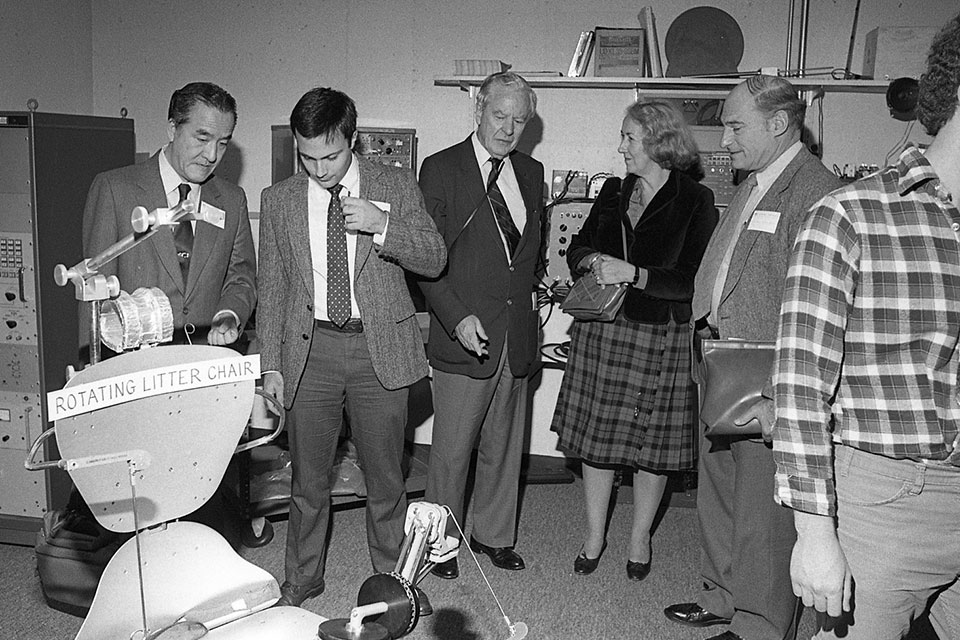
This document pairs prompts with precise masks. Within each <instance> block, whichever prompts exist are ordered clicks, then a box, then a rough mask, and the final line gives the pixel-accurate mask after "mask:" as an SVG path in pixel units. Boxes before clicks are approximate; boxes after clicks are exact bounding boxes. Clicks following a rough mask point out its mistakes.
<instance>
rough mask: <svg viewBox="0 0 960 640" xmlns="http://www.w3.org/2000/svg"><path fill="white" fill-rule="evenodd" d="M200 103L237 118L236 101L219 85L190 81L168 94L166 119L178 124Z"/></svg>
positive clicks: (234, 118)
mask: <svg viewBox="0 0 960 640" xmlns="http://www.w3.org/2000/svg"><path fill="white" fill-rule="evenodd" d="M198 103H202V104H205V105H207V106H208V107H213V108H214V109H217V110H218V111H222V112H223V113H231V114H233V120H234V122H236V120H237V101H236V100H234V99H233V96H232V95H230V94H229V93H227V92H226V91H225V90H224V89H222V88H221V87H218V86H217V85H215V84H212V83H210V82H191V83H190V84H188V85H185V86H184V87H183V88H181V89H177V90H176V91H174V92H173V95H172V96H170V106H169V107H168V108H167V120H172V121H173V124H174V125H176V126H178V127H179V126H180V125H181V124H183V123H184V122H186V121H187V119H188V118H189V117H190V110H191V109H193V107H194V106H195V105H196V104H198Z"/></svg>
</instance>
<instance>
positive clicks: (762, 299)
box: [711, 147, 840, 340]
mask: <svg viewBox="0 0 960 640" xmlns="http://www.w3.org/2000/svg"><path fill="white" fill-rule="evenodd" d="M839 186H840V179H839V178H837V176H835V175H833V174H832V173H831V172H830V171H828V170H827V169H826V167H824V166H823V163H822V162H820V160H819V159H818V158H817V157H816V156H814V155H813V154H812V153H810V152H809V151H807V148H806V147H801V149H800V153H798V154H797V156H796V157H795V158H794V159H793V160H792V161H791V162H790V164H788V165H787V166H786V168H785V169H784V170H783V172H782V173H781V174H780V177H778V178H777V180H776V181H775V182H774V183H773V184H772V185H771V186H770V189H769V190H768V191H767V193H766V194H765V195H764V196H763V198H762V199H761V200H760V203H759V204H758V205H757V209H762V210H766V211H777V212H779V213H780V221H779V224H778V225H777V230H776V232H775V233H764V232H762V231H749V230H746V229H745V230H744V231H743V232H742V233H741V234H740V237H739V239H738V240H737V246H736V248H735V249H734V250H733V257H732V258H731V260H730V270H729V271H728V272H727V279H726V280H725V281H724V285H723V293H722V294H721V298H720V305H719V313H718V315H719V318H717V319H716V321H715V322H716V326H717V329H718V330H719V333H720V336H721V337H723V338H743V339H745V340H775V339H776V337H777V325H778V322H779V317H780V300H781V298H782V297H783V286H784V282H785V280H786V276H787V263H788V261H789V259H790V254H791V252H792V251H793V243H794V241H795V240H796V237H797V233H798V232H799V230H800V225H801V223H802V222H803V219H804V217H805V216H806V213H807V210H808V209H809V208H810V207H811V206H813V204H814V203H815V202H816V201H817V200H819V199H820V198H822V197H823V196H824V195H826V194H827V193H829V192H831V191H833V190H834V189H836V188H837V187H839ZM741 188H742V187H741ZM711 324H714V323H711Z"/></svg>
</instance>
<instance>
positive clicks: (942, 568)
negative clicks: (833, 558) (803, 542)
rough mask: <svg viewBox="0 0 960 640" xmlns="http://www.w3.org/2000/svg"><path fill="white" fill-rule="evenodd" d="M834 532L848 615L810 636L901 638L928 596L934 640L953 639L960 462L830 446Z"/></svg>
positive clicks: (958, 589) (958, 632)
mask: <svg viewBox="0 0 960 640" xmlns="http://www.w3.org/2000/svg"><path fill="white" fill-rule="evenodd" d="M834 468H835V479H836V488H837V534H838V537H839V539H840V546H841V548H842V549H843V552H844V554H845V555H846V558H847V564H848V565H849V567H850V571H851V573H852V575H853V582H854V587H853V598H852V603H851V605H852V606H851V609H852V612H851V614H847V615H845V616H844V617H843V618H840V619H833V618H827V619H825V620H824V622H823V629H822V630H821V631H820V632H819V633H818V634H817V636H816V637H817V638H820V639H828V638H843V639H844V640H861V639H862V640H886V639H887V638H889V639H891V640H893V639H899V638H902V637H903V636H904V635H905V634H906V633H907V630H908V629H909V627H910V623H911V621H912V620H913V619H914V618H915V617H917V616H919V615H920V614H921V613H922V612H923V610H924V609H925V608H926V606H927V604H928V601H929V600H930V598H931V597H934V600H933V604H932V606H931V610H930V622H931V624H932V625H933V628H934V629H935V630H936V631H937V634H938V635H939V636H940V638H941V640H950V639H956V638H960V585H958V584H957V577H958V575H960V467H952V466H943V465H938V464H936V463H930V464H927V463H924V462H915V461H912V460H894V459H892V458H886V457H883V456H879V455H874V454H870V453H865V452H863V451H860V450H858V449H853V448H851V447H847V446H843V445H837V447H836V452H835V462H834Z"/></svg>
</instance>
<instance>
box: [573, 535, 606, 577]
mask: <svg viewBox="0 0 960 640" xmlns="http://www.w3.org/2000/svg"><path fill="white" fill-rule="evenodd" d="M606 549H607V541H606V540H604V541H603V546H602V547H600V554H599V555H598V556H597V557H596V558H588V557H587V554H586V552H585V551H584V550H583V547H580V554H579V555H578V556H577V557H576V559H575V560H574V561H573V572H574V573H577V574H580V575H581V576H586V575H589V574H591V573H593V572H594V571H596V570H597V566H598V565H599V564H600V558H601V557H602V556H603V552H604V551H605V550H606Z"/></svg>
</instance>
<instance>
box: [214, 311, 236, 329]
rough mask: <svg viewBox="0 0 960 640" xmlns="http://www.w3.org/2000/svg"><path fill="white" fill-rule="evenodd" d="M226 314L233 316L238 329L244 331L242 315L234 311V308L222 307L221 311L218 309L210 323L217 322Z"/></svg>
mask: <svg viewBox="0 0 960 640" xmlns="http://www.w3.org/2000/svg"><path fill="white" fill-rule="evenodd" d="M225 315H231V316H233V319H234V320H235V321H236V323H237V331H239V332H240V333H243V327H242V326H240V316H238V315H237V312H236V311H234V310H233V309H221V310H220V311H217V312H216V313H215V314H213V320H212V321H211V322H210V324H216V322H217V320H219V319H220V318H222V317H223V316H225Z"/></svg>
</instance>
